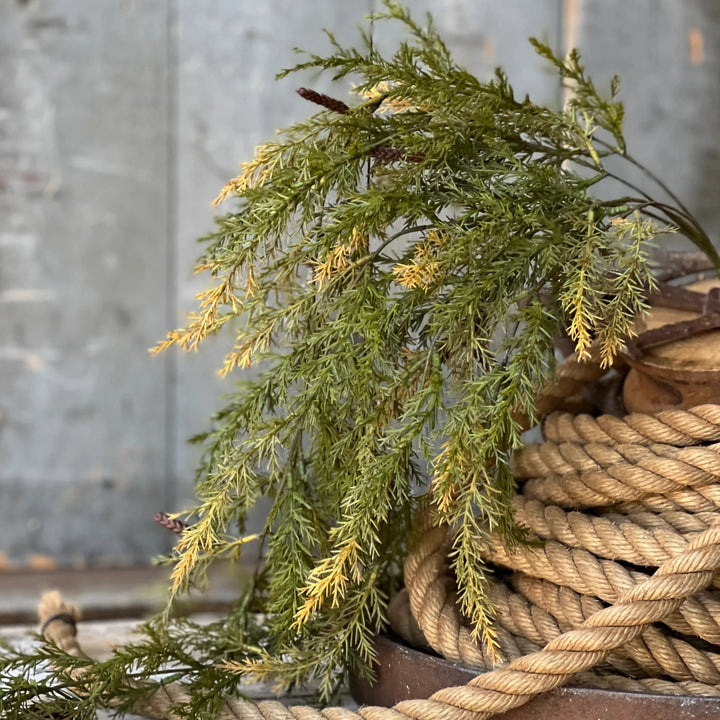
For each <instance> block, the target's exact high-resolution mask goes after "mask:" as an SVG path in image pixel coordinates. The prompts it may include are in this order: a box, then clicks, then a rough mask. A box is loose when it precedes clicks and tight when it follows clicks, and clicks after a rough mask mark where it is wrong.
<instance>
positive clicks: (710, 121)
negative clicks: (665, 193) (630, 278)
mask: <svg viewBox="0 0 720 720" xmlns="http://www.w3.org/2000/svg"><path fill="white" fill-rule="evenodd" d="M575 2H576V3H577V5H578V16H577V20H576V22H577V33H576V35H577V41H576V43H577V46H578V47H579V49H580V50H581V53H582V55H583V58H584V61H585V63H586V66H587V68H588V71H589V72H590V73H592V74H593V76H594V77H595V78H596V80H597V81H598V82H597V84H598V86H600V80H601V79H605V78H609V77H610V76H611V75H612V74H613V73H619V74H620V76H621V79H622V85H621V93H620V99H621V100H623V102H624V103H625V110H626V112H625V133H626V139H627V142H628V149H629V151H630V153H631V154H632V155H634V156H635V157H636V158H637V159H639V160H640V161H641V162H643V163H644V164H646V165H647V166H648V167H649V168H650V169H651V170H652V171H653V172H654V173H655V174H657V175H658V176H659V177H660V178H662V179H663V180H664V181H665V182H666V183H667V184H668V185H669V186H670V187H671V189H672V190H673V191H674V192H675V194H676V195H678V196H679V197H680V198H681V199H682V200H683V201H684V202H685V204H686V205H688V206H689V208H690V210H691V211H692V212H694V213H696V215H697V217H698V219H699V220H700V222H701V224H702V225H703V226H704V227H705V229H706V231H707V232H708V234H709V235H710V237H711V239H713V240H714V242H715V243H716V244H717V243H719V242H720V203H718V202H717V194H718V191H717V188H718V185H719V184H720V140H718V131H717V130H718V115H719V114H720V84H719V83H718V78H719V77H720V3H717V2H716V0H686V1H685V2H673V0H636V1H635V2H632V3H627V2H622V0H575ZM633 177H634V178H636V179H637V176H635V175H633ZM643 182H645V181H643ZM653 192H654V188H653ZM681 242H683V241H680V240H679V239H675V240H674V242H673V244H675V245H679V244H680V243H681Z"/></svg>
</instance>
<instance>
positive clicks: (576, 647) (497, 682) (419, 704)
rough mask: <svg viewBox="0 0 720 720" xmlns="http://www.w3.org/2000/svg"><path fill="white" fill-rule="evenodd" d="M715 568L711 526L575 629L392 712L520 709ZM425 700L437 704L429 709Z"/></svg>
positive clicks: (675, 605)
mask: <svg viewBox="0 0 720 720" xmlns="http://www.w3.org/2000/svg"><path fill="white" fill-rule="evenodd" d="M718 567H720V525H713V526H712V527H711V528H709V529H708V530H706V531H705V532H703V533H700V534H699V535H697V536H696V537H694V538H693V539H692V541H691V542H690V544H689V545H688V547H687V548H686V550H685V551H684V552H682V553H681V554H679V555H677V556H675V557H673V558H672V559H671V560H669V561H667V562H666V563H663V564H662V565H661V566H660V568H659V569H658V571H657V572H656V573H655V575H653V576H652V577H651V578H648V579H647V580H646V581H645V582H643V583H640V584H638V585H635V586H633V587H632V588H631V589H630V590H628V591H627V592H625V593H623V594H622V595H621V596H620V598H618V601H617V603H616V604H615V605H613V606H611V607H607V608H604V609H603V610H600V611H599V612H598V613H596V614H594V615H592V616H591V617H590V618H588V619H587V620H586V621H585V622H584V623H583V624H582V626H581V627H580V628H579V629H578V630H572V631H570V632H567V633H564V634H562V635H560V636H559V637H557V638H555V639H554V640H552V641H550V642H549V643H548V644H547V646H546V647H545V648H544V649H543V650H541V651H539V652H537V653H533V654H531V655H527V656H524V657H521V658H518V659H517V660H514V661H513V662H512V663H510V665H509V666H508V667H507V668H506V669H502V670H495V671H492V672H488V673H485V674H482V675H478V676H477V677H475V678H473V679H472V680H471V681H470V682H469V683H468V685H466V686H464V687H461V688H445V689H443V690H440V691H438V692H436V693H435V694H434V695H432V696H431V698H430V700H429V701H425V702H423V701H417V700H409V701H405V702H403V703H399V704H398V705H397V706H396V709H398V710H401V711H402V712H403V713H406V714H407V715H410V716H411V717H414V718H417V719H418V720H430V719H431V718H437V717H438V716H440V717H444V718H445V717H450V715H449V713H448V710H447V706H448V705H449V706H453V707H455V708H458V709H460V710H463V711H471V712H474V713H476V716H475V720H479V719H480V718H485V717H489V716H490V715H492V714H493V713H498V712H505V711H507V710H509V709H511V708H514V707H518V706H519V705H522V704H524V703H525V702H527V701H528V700H529V699H530V697H532V696H534V695H536V694H538V693H542V692H546V691H547V690H550V689H552V688H555V687H558V686H559V685H561V684H562V683H563V682H566V681H567V679H568V678H569V677H571V676H572V675H573V674H575V673H577V672H579V671H582V670H586V669H589V668H591V667H593V666H594V665H595V664H597V663H598V662H600V661H601V660H603V659H604V658H605V657H606V656H607V654H608V652H609V651H610V650H613V649H615V648H618V647H621V646H622V645H624V644H626V643H628V642H630V641H632V640H633V639H635V638H636V637H638V636H639V635H640V634H641V633H642V631H643V630H644V629H645V627H646V626H647V625H648V624H650V623H652V622H657V621H659V620H662V619H664V618H665V617H667V616H668V615H670V614H672V613H674V612H676V611H677V610H678V609H679V608H680V607H681V606H682V605H683V604H684V603H685V602H687V600H688V598H690V597H691V596H692V595H694V594H696V593H698V592H699V591H701V590H702V589H703V588H705V587H706V586H707V585H708V584H709V583H710V581H711V579H712V577H713V574H714V572H715V570H716V569H717V568H718ZM427 702H431V703H436V706H435V707H434V708H428V706H427ZM438 713H440V715H438ZM453 717H454V716H453ZM465 717H467V716H465Z"/></svg>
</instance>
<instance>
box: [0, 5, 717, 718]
mask: <svg viewBox="0 0 720 720" xmlns="http://www.w3.org/2000/svg"><path fill="white" fill-rule="evenodd" d="M385 7H386V10H385V12H383V13H380V14H378V15H376V16H375V20H376V21H380V20H381V19H383V20H395V21H399V22H401V23H403V24H404V26H405V28H406V30H407V31H408V33H409V36H410V39H409V40H408V41H406V42H403V43H402V44H401V45H400V47H399V49H398V50H397V52H396V53H395V54H394V55H393V56H392V57H384V56H383V55H381V54H380V52H379V51H378V50H377V49H376V48H374V47H373V45H372V43H371V42H370V39H369V37H367V36H364V41H365V46H364V47H363V48H362V49H361V50H356V49H346V48H344V47H342V46H340V45H339V44H338V43H337V42H336V41H335V39H334V38H333V37H332V36H331V35H330V36H329V37H330V41H331V43H332V46H333V52H332V54H331V55H329V56H327V57H320V56H315V55H311V56H309V59H308V60H307V61H306V62H304V63H302V64H300V65H298V66H297V67H296V68H293V69H292V70H288V71H285V72H283V73H282V74H281V76H284V75H287V74H288V73H291V72H294V71H296V70H305V69H315V70H317V69H319V70H322V71H324V72H327V73H330V74H331V75H332V77H333V79H335V80H345V79H352V80H353V81H354V82H355V83H356V85H355V87H354V90H353V92H354V95H355V97H354V99H352V100H351V101H349V102H348V103H347V104H346V103H345V102H342V101H340V100H337V99H334V98H330V97H328V96H325V95H321V94H319V93H316V92H314V91H311V90H302V91H301V94H302V96H303V97H305V98H306V99H308V100H310V101H312V102H315V103H316V104H318V105H319V106H321V109H320V111H319V112H318V113H317V114H315V115H313V116H312V117H310V118H309V119H308V120H307V121H305V122H302V123H298V124H297V125H294V126H293V127H291V128H289V129H288V130H286V131H284V132H283V133H282V134H281V136H280V138H279V139H278V140H276V141H274V142H271V143H268V144H265V145H262V146H260V147H259V148H258V149H257V152H256V155H255V157H254V159H253V160H251V161H249V162H247V163H245V164H244V165H243V168H242V172H241V174H240V175H239V176H238V177H237V178H235V179H233V180H231V181H230V182H229V183H228V184H227V186H226V187H225V188H224V189H223V191H222V193H221V194H220V196H219V198H218V200H217V202H218V203H220V202H222V201H227V203H228V207H229V208H230V209H229V211H228V212H227V214H225V215H224V216H222V217H220V218H219V219H218V220H217V227H216V229H215V230H214V232H212V233H211V234H210V235H208V236H207V237H206V238H205V241H206V247H205V251H204V253H203V255H202V257H201V259H200V261H199V264H198V270H199V271H201V272H204V273H207V275H208V277H209V279H210V281H211V287H210V288H209V289H208V290H206V291H205V292H204V293H202V294H201V295H200V296H199V301H200V304H199V308H198V310H197V312H196V313H195V314H193V315H192V316H191V317H190V320H189V323H188V325H187V326H186V327H185V328H182V329H179V330H174V331H172V332H171V333H169V335H168V338H167V340H166V341H165V342H163V343H161V345H160V346H159V347H158V349H164V348H166V347H168V346H171V345H178V346H180V347H182V348H185V349H194V348H196V347H197V346H198V344H199V343H201V342H202V341H203V340H204V339H205V338H206V337H207V336H209V335H212V334H214V333H217V332H218V331H220V330H221V329H223V327H224V326H225V325H226V324H227V325H228V327H227V328H224V329H223V333H233V334H234V337H235V343H234V346H233V348H232V350H231V351H230V352H229V353H228V355H227V357H226V359H225V362H224V366H223V368H222V373H223V374H224V375H229V374H231V373H235V372H241V378H244V379H241V381H240V383H239V385H238V386H237V389H236V390H235V391H234V393H233V394H232V396H231V397H230V399H229V400H228V403H227V406H226V407H225V408H224V409H223V410H222V411H220V412H219V413H218V414H217V415H216V417H215V418H214V421H213V425H212V428H211V429H210V430H209V431H208V432H207V433H206V434H204V435H203V436H201V437H199V438H197V439H196V440H197V442H199V443H201V444H202V445H203V448H204V455H203V460H202V464H201V467H200V468H199V471H198V475H197V498H198V502H197V505H196V507H193V508H190V509H189V510H188V511H187V513H186V514H185V515H186V517H188V518H190V519H192V524H191V525H190V526H189V527H188V528H187V529H186V530H185V532H184V533H183V535H182V536H181V538H180V540H179V542H178V544H177V546H176V548H175V551H174V555H173V558H172V562H173V564H174V569H173V588H172V593H171V594H172V597H173V598H174V597H175V596H177V595H178V594H180V593H183V592H184V591H186V590H187V588H188V587H189V586H190V584H191V583H192V584H202V582H203V578H204V575H205V572H206V569H207V567H208V565H209V564H210V563H211V562H212V561H213V560H215V559H216V558H219V557H227V556H228V555H230V556H231V557H237V555H238V554H239V553H240V551H241V550H242V549H243V548H245V547H246V546H251V547H252V553H253V555H257V557H258V567H257V571H256V573H255V576H254V578H253V580H252V582H251V583H250V586H249V587H248V590H247V594H246V596H245V598H244V601H243V603H241V604H240V605H239V606H238V608H237V610H236V611H234V612H233V613H232V614H231V615H230V617H229V618H228V619H227V620H226V621H224V622H223V623H219V624H216V625H215V626H211V627H210V628H209V629H208V630H207V631H205V630H204V631H203V633H205V634H204V635H203V633H201V632H199V631H198V630H197V628H195V627H194V626H191V625H188V624H187V623H186V624H183V625H179V626H178V625H175V624H173V622H174V621H170V620H169V617H170V614H171V613H170V609H169V610H168V612H167V613H166V615H165V616H164V617H163V618H159V619H156V620H155V621H153V623H151V624H150V625H148V626H147V628H146V631H147V633H148V641H147V643H145V644H142V643H141V644H138V645H136V646H133V648H134V649H133V648H131V649H126V650H125V653H126V654H125V655H124V656H122V657H121V658H120V656H118V658H120V659H118V658H115V659H113V660H110V661H108V662H107V663H105V664H102V665H98V666H95V670H94V675H93V677H96V678H97V680H98V682H99V681H100V680H107V678H108V677H109V676H112V677H113V678H116V679H118V678H119V680H118V681H117V682H114V684H113V683H111V684H109V685H108V686H107V687H105V686H104V689H103V691H102V693H104V692H106V690H107V692H113V693H115V694H117V693H120V694H121V695H122V693H123V692H125V696H126V697H131V696H132V693H135V692H139V690H138V689H137V687H136V686H130V685H128V684H127V683H126V684H125V686H123V682H122V679H123V678H125V675H124V673H127V672H128V671H129V668H130V667H133V668H135V670H134V671H135V672H137V667H138V666H139V667H140V668H141V670H140V675H141V676H142V677H146V676H147V674H149V673H150V672H152V670H153V669H156V668H157V667H159V666H160V664H161V662H163V661H168V660H173V661H175V663H176V664H175V665H174V666H173V667H181V668H182V671H181V672H184V673H186V676H185V677H186V678H187V681H188V682H191V683H194V685H193V686H194V687H195V689H196V692H197V693H199V694H200V695H201V694H202V692H203V691H204V692H205V693H206V695H207V694H208V693H210V694H212V692H215V691H216V690H217V689H218V687H220V686H222V687H223V689H227V688H228V677H231V678H232V675H231V674H230V673H228V669H230V670H232V671H238V672H252V673H254V674H256V675H260V676H261V677H265V676H268V677H272V678H273V679H274V680H279V681H280V682H282V683H284V684H287V685H294V684H296V683H299V682H304V681H307V680H309V679H313V678H315V679H319V681H320V688H321V692H322V694H323V695H325V696H327V695H329V694H330V693H331V692H332V690H333V689H334V687H335V685H336V683H337V681H338V678H339V677H340V675H339V674H338V669H339V668H347V667H348V666H349V665H355V666H357V667H360V668H364V669H367V668H368V665H369V663H370V662H371V660H372V657H373V650H372V644H371V640H372V637H373V635H374V634H375V633H376V632H377V631H378V630H379V629H380V628H382V627H383V624H384V618H385V612H386V607H387V603H388V599H389V597H390V595H391V594H392V593H393V592H394V590H395V589H396V588H397V587H398V584H399V583H400V582H401V569H402V561H403V557H404V554H405V551H406V544H407V542H408V541H409V539H410V538H411V537H412V531H413V528H412V518H413V512H414V510H415V507H416V505H417V503H418V497H419V496H421V495H423V494H424V496H425V497H426V498H427V499H428V501H429V502H430V503H431V506H432V511H433V513H434V518H435V521H436V522H437V523H447V524H449V525H450V526H451V527H452V528H453V530H454V531H455V535H454V537H455V541H454V546H453V550H452V562H453V565H454V571H455V574H456V577H457V582H458V587H459V597H460V601H461V603H462V607H463V610H464V611H465V613H466V614H467V615H468V616H469V617H470V619H471V620H472V622H473V624H474V626H475V628H476V630H477V633H478V635H479V637H480V638H482V639H483V640H484V641H485V642H486V643H488V644H489V645H490V646H492V644H493V642H494V633H493V626H492V608H491V607H490V606H489V604H488V601H487V598H486V596H485V583H484V577H485V567H484V565H483V563H482V561H481V559H480V555H481V549H482V548H483V545H484V543H486V542H487V539H488V537H489V535H490V534H491V533H500V534H501V535H503V536H504V537H505V538H510V539H512V538H515V539H517V540H520V538H519V534H518V533H517V531H516V529H515V528H514V526H513V521H512V517H511V513H510V499H511V497H512V495H513V492H514V482H513V478H512V475H511V472H510V465H509V459H510V455H511V453H512V451H513V450H514V449H516V448H517V447H518V446H519V445H520V444H521V432H522V427H521V425H520V423H519V422H518V417H519V416H521V415H523V416H527V417H530V418H531V419H533V418H535V408H534V397H535V396H536V394H537V392H538V391H539V389H540V388H542V386H543V385H544V384H546V383H547V382H548V381H549V380H550V379H551V378H552V375H553V370H554V362H555V355H554V349H553V340H554V339H555V338H557V337H558V336H560V335H562V334H564V333H567V334H569V336H570V338H572V340H573V341H574V343H575V345H576V349H577V352H578V353H579V355H580V356H586V355H587V354H588V352H589V349H590V345H591V343H598V344H599V346H600V348H601V353H602V357H603V358H604V360H605V362H606V363H607V364H609V363H610V362H611V361H612V359H613V357H614V355H615V354H616V352H617V351H618V349H619V348H620V347H621V346H622V344H623V341H624V340H625V338H626V337H627V336H628V335H629V334H630V333H631V332H632V326H633V323H634V321H635V320H636V318H637V317H638V315H641V314H642V313H643V312H644V310H645V308H646V305H645V297H646V294H647V292H648V290H649V289H650V288H651V287H652V286H653V280H652V277H651V274H650V271H649V268H648V263H647V246H648V241H650V240H652V238H653V237H655V236H656V235H657V234H658V233H659V232H668V231H670V230H672V229H673V228H674V229H677V230H679V231H680V232H681V233H683V234H684V235H686V236H687V237H688V238H689V239H690V240H691V241H692V242H694V243H696V244H697V245H698V246H699V247H700V248H701V249H702V250H703V251H705V252H706V253H707V254H708V255H710V256H711V257H712V259H713V261H714V262H715V263H716V264H717V265H720V260H719V258H718V256H717V254H716V252H715V250H714V249H713V248H712V245H711V244H710V242H709V240H708V238H707V236H706V235H705V234H704V232H703V231H702V230H701V228H700V227H699V226H698V224H697V222H696V221H695V220H694V219H693V217H692V216H691V214H690V213H689V212H688V210H687V209H686V208H685V207H684V206H683V205H682V204H681V203H680V202H679V201H678V200H677V199H676V198H674V196H672V194H670V196H669V198H670V199H669V202H671V203H672V204H667V203H665V202H661V201H657V200H654V199H653V198H652V196H651V195H650V194H649V193H650V192H655V191H659V192H660V193H661V194H662V195H663V197H664V196H665V195H667V193H666V190H667V189H666V188H665V187H664V186H663V185H662V183H660V182H659V181H658V180H657V179H655V178H654V177H653V176H652V175H651V174H650V173H648V172H647V171H646V172H645V177H646V179H647V180H648V181H649V189H640V188H639V187H636V186H635V185H634V184H632V183H630V182H628V181H623V180H622V177H621V175H619V171H618V170H617V168H618V167H620V166H621V163H625V164H629V165H633V166H639V163H637V161H636V160H634V159H633V158H632V157H631V156H630V155H629V154H628V151H627V148H626V143H625V140H624V138H623V131H622V120H623V108H622V105H621V104H620V103H619V102H618V101H617V99H616V93H617V90H618V80H617V78H614V79H613V80H612V81H611V83H610V87H609V88H608V89H607V90H606V91H603V92H598V91H597V90H596V88H595V86H594V85H593V83H592V81H591V80H590V78H588V77H587V76H586V74H585V71H584V68H583V66H582V64H581V61H580V57H579V55H578V54H577V52H572V53H570V54H569V56H568V57H567V58H559V57H557V56H556V55H554V54H553V52H552V50H551V49H550V48H549V47H548V46H547V45H545V44H543V43H541V42H539V41H536V40H533V41H532V43H533V45H534V47H535V49H536V50H537V52H538V53H539V54H540V55H542V56H544V57H545V58H547V60H548V61H549V62H550V63H551V64H552V65H553V66H554V67H555V69H556V70H557V72H558V74H559V75H560V77H561V79H562V82H564V83H567V84H569V87H570V89H571V92H572V95H571V100H570V101H569V103H568V105H567V107H566V108H564V109H561V110H557V109H551V108H548V107H544V106H542V105H538V104H535V103H534V102H533V101H532V100H530V99H529V98H518V97H516V96H515V93H514V92H513V89H512V87H511V86H510V84H509V83H508V80H507V78H506V77H505V75H504V74H503V72H502V71H500V70H498V71H497V72H496V73H495V76H494V77H493V78H492V79H491V80H489V81H487V82H482V81H480V80H478V79H477V78H476V77H474V76H473V75H471V74H470V73H468V72H467V71H466V70H465V69H463V68H462V67H460V66H458V65H457V64H456V63H455V62H454V61H453V59H452V58H451V56H450V53H449V52H448V50H447V48H446V46H445V45H444V43H443V42H442V40H441V38H440V37H439V36H438V35H437V34H436V32H435V31H434V30H433V28H432V26H431V25H430V24H428V26H427V27H421V26H420V25H418V24H416V22H415V21H414V20H413V19H412V18H411V17H410V15H409V14H408V13H407V12H406V11H405V10H404V9H403V8H402V7H400V6H399V5H397V4H395V3H394V2H389V1H388V2H386V3H385ZM610 158H612V159H614V160H617V161H618V162H613V164H612V168H613V169H612V170H610V169H609V168H608V164H607V163H608V160H609V159H610ZM608 178H610V179H614V180H615V181H618V180H619V181H620V182H622V183H624V185H625V188H626V191H627V194H626V195H624V196H621V197H615V198H612V199H610V200H608V199H601V197H602V195H601V194H600V193H598V192H596V188H597V186H598V185H600V184H601V183H603V181H605V180H606V179H608ZM231 201H232V202H231ZM263 497H264V498H269V499H270V500H271V501H272V507H271V510H270V513H269V516H268V519H267V523H266V525H265V528H264V530H263V531H262V532H261V533H260V534H259V535H258V536H254V535H253V536H245V535H244V532H245V521H246V516H247V513H248V511H249V510H250V509H251V508H252V507H253V506H254V505H255V504H256V503H257V501H258V500H259V499H260V498H263ZM258 545H259V548H258ZM170 607H172V604H171V606H170ZM256 612H260V613H263V615H264V617H265V618H266V619H265V621H264V623H263V625H262V627H255V626H252V624H251V621H250V618H251V614H252V613H256ZM181 631H182V632H181ZM183 632H184V633H185V634H184V635H183ZM178 633H180V634H178ZM223 633H226V634H227V633H230V634H231V637H233V638H234V641H233V642H232V643H230V644H231V645H232V647H229V646H228V644H227V643H228V642H229V641H226V640H221V638H222V637H223ZM232 633H234V635H233V634H232ZM183 637H185V638H186V642H188V643H192V644H193V646H194V647H195V648H196V650H197V651H198V652H199V653H200V655H201V656H202V662H201V661H199V660H197V653H196V655H191V654H187V655H186V656H182V652H181V648H182V643H183V640H182V638H183ZM202 637H205V638H206V642H204V641H203V640H202ZM178 638H179V639H178ZM128 653H129V654H128ZM129 660H132V662H129ZM25 661H26V662H30V659H29V657H26V658H25ZM8 662H9V661H8ZM57 662H58V664H59V665H62V662H61V661H59V660H58V661H57ZM113 663H114V664H113ZM178 663H179V664H178ZM218 663H222V667H218ZM8 667H9V665H7V664H6V665H5V671H4V672H7V668H8ZM143 668H145V670H146V671H147V672H145V671H144V670H142V669H143ZM230 682H231V681H230ZM51 685H52V682H49V683H48V687H45V688H44V692H45V693H46V694H48V696H52V692H51V690H50V689H49V687H50V686H51ZM123 687H125V689H124V690H123ZM108 688H109V689H108ZM211 691H212V692H211ZM102 693H100V695H99V696H98V697H100V696H101V695H102ZM200 695H198V696H200ZM6 697H9V698H11V699H10V700H4V701H3V702H6V703H13V702H14V703H15V705H14V706H13V705H8V707H18V706H19V703H20V702H21V700H20V697H21V695H20V694H18V693H15V694H11V695H9V696H6ZM203 697H205V696H203ZM198 707H200V706H198ZM193 717H195V716H193Z"/></svg>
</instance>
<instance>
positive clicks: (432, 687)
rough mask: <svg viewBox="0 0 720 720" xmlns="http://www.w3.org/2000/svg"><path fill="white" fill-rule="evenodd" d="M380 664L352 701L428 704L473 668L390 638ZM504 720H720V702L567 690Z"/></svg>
mask: <svg viewBox="0 0 720 720" xmlns="http://www.w3.org/2000/svg"><path fill="white" fill-rule="evenodd" d="M375 647H376V650H377V656H378V664H377V667H376V669H375V672H376V680H375V682H374V684H372V685H370V684H369V683H368V682H367V681H365V680H362V679H361V678H357V677H355V678H353V679H352V682H351V692H352V696H353V698H355V700H356V701H357V702H358V703H361V704H363V705H381V706H385V707H390V706H392V705H394V704H395V703H397V702H400V701H401V700H410V699H412V698H427V697H429V696H430V695H432V694H433V693H434V692H435V691H436V690H440V689H441V688H444V687H451V686H453V685H465V684H466V683H467V682H469V681H470V680H471V679H472V678H473V677H475V676H476V675H477V674H478V673H477V671H476V670H473V669H471V668H467V667H464V666H462V665H458V664H457V663H453V662H450V661H448V660H444V659H443V658H439V657H437V656H435V655H430V654H429V653H424V652H419V651H417V650H413V649H411V648H408V647H406V646H404V645H401V644H400V643H398V642H395V641H393V640H391V639H389V638H387V637H379V638H377V640H376V644H375ZM498 717H502V718H503V720H638V719H639V718H640V719H643V718H645V719H649V718H651V719H652V720H709V719H710V718H712V719H713V720H716V719H717V720H720V699H716V698H704V697H696V696H687V695H646V694H641V693H624V692H611V691H608V690H594V689H589V688H572V687H563V688H558V689H557V690H553V691H552V692H549V693H546V694H544V695H540V696H539V697H537V698H534V699H533V700H531V701H530V702H528V703H527V704H525V705H523V706H522V707H520V708H517V709H516V710H511V711H509V712H507V713H505V714H503V715H501V716H498Z"/></svg>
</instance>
